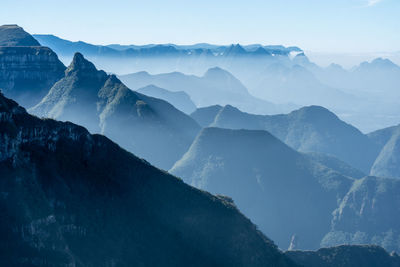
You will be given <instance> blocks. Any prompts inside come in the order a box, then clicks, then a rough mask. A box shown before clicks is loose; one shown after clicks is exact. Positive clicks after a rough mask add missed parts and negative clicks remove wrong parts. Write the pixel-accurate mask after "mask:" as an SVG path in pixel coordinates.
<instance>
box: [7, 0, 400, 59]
mask: <svg viewBox="0 0 400 267" xmlns="http://www.w3.org/2000/svg"><path fill="white" fill-rule="evenodd" d="M0 6H1V8H0V23H1V24H8V23H17V24H19V25H20V26H22V27H24V28H25V30H27V31H28V32H30V33H51V34H55V35H57V36H60V37H62V38H65V39H69V40H74V41H76V40H83V41H87V42H91V43H96V44H109V43H121V44H145V43H168V42H170V43H177V44H192V43H199V42H208V43H216V44H230V43H241V44H249V43H262V44H284V45H297V46H299V47H301V48H303V49H304V50H312V51H316V52H319V51H320V52H337V53H342V52H382V51H385V52H393V51H400V0H319V1H317V0H246V1H234V0H231V1H227V0H219V1H218V0H214V1H211V0H203V1H191V0H186V1H184V0H168V1H161V0H160V1H156V0H146V1H137V0H133V1H132V0H131V1H128V0H114V1H109V0H80V1H77V0H69V1H59V0H36V1H32V0H1V2H0Z"/></svg>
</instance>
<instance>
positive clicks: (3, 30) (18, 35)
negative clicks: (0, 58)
mask: <svg viewBox="0 0 400 267" xmlns="http://www.w3.org/2000/svg"><path fill="white" fill-rule="evenodd" d="M0 46H40V44H39V42H38V41H36V39H35V38H33V37H32V36H31V35H30V34H29V33H27V32H26V31H24V29H23V28H22V27H20V26H18V25H16V24H8V25H3V26H0Z"/></svg>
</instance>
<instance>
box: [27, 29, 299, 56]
mask: <svg viewBox="0 0 400 267" xmlns="http://www.w3.org/2000/svg"><path fill="white" fill-rule="evenodd" d="M34 37H35V38H36V39H37V40H39V42H40V43H41V44H43V45H46V46H49V47H51V48H52V49H54V50H55V51H56V52H57V53H59V54H62V55H69V56H72V55H73V54H74V53H75V52H80V53H83V54H84V55H85V56H91V55H97V56H130V55H131V56H134V55H156V54H157V53H158V54H160V53H161V55H162V54H164V55H168V54H171V52H172V53H173V54H179V55H185V56H193V55H196V54H197V55H198V54H201V53H204V52H206V53H208V55H210V56H212V57H218V56H227V55H233V54H234V55H237V54H247V55H253V54H254V55H259V54H260V51H261V50H260V48H261V49H262V50H263V51H266V52H267V54H268V55H271V54H279V55H288V54H289V53H290V52H292V51H302V50H301V49H300V48H298V47H284V46H262V45H245V46H242V45H240V44H235V45H234V44H232V45H228V46H224V45H212V44H207V43H201V44H195V45H176V44H147V45H119V44H112V45H107V46H102V45H95V44H90V43H86V42H82V41H79V42H71V41H68V40H65V39H62V38H59V37H57V36H54V35H51V34H35V35H34ZM212 52H214V53H215V54H213V53H212ZM218 52H220V53H221V54H219V53H218ZM262 54H265V53H264V52H263V53H262Z"/></svg>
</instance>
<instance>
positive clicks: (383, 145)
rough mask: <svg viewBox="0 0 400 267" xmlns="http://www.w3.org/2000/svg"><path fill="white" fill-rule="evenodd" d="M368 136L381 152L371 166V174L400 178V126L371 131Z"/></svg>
mask: <svg viewBox="0 0 400 267" xmlns="http://www.w3.org/2000/svg"><path fill="white" fill-rule="evenodd" d="M368 138H369V139H370V140H371V141H373V142H374V143H375V144H376V145H377V146H378V147H379V149H380V153H379V155H378V157H377V158H376V160H375V162H374V164H373V166H372V168H371V172H370V174H371V175H375V176H383V177H392V178H400V168H399V156H400V148H399V141H400V140H399V139H400V126H399V125H397V126H392V127H388V128H384V129H381V130H378V131H375V132H372V133H369V134H368Z"/></svg>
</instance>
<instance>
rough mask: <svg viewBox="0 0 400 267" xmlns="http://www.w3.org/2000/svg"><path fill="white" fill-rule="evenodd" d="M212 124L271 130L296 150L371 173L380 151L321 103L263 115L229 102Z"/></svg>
mask: <svg viewBox="0 0 400 267" xmlns="http://www.w3.org/2000/svg"><path fill="white" fill-rule="evenodd" d="M211 126H213V127H220V128H229V129H253V130H267V131H269V132H271V133H272V134H273V135H275V136H276V137H278V138H279V139H281V140H282V141H283V142H285V143H286V144H288V145H289V146H291V147H292V148H294V149H296V150H299V151H301V152H319V153H323V154H328V155H333V156H335V157H337V158H338V159H340V160H342V161H344V162H346V163H348V164H350V165H351V166H353V167H355V168H357V169H359V170H361V171H363V172H364V173H369V170H370V168H371V166H372V164H373V162H374V160H375V158H376V156H377V153H378V149H377V147H376V146H375V144H374V143H373V142H372V141H371V140H369V139H368V137H367V136H366V135H364V134H363V133H361V132H360V131H359V130H358V129H357V128H355V127H353V126H352V125H350V124H347V123H345V122H343V121H342V120H340V119H339V118H338V117H337V116H336V115H335V114H334V113H332V112H330V111H329V110H327V109H325V108H323V107H319V106H309V107H303V108H300V109H298V110H295V111H292V112H291V113H289V114H279V115H270V116H268V115H265V116H263V115H253V114H249V113H244V112H241V111H240V110H238V109H237V108H234V107H232V106H230V105H227V106H225V107H224V108H223V109H221V110H220V111H219V113H218V114H217V116H216V117H215V119H214V122H213V123H212V124H211Z"/></svg>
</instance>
